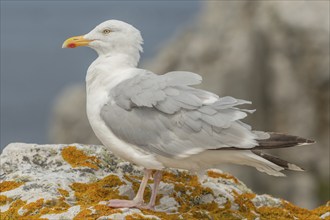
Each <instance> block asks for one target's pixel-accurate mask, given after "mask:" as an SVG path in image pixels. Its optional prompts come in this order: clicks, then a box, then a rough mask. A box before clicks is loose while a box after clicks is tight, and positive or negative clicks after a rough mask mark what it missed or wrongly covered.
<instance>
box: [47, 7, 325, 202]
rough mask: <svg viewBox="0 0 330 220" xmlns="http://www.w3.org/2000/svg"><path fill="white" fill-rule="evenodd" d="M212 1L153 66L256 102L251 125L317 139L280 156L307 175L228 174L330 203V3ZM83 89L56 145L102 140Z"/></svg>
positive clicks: (61, 118) (59, 112)
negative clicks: (97, 135)
mask: <svg viewBox="0 0 330 220" xmlns="http://www.w3.org/2000/svg"><path fill="white" fill-rule="evenodd" d="M204 4H205V5H204V9H203V11H202V13H201V14H200V16H199V18H198V19H197V20H196V21H195V22H194V23H193V24H192V25H191V26H190V27H188V28H187V29H185V30H184V31H182V33H181V34H179V35H177V37H176V38H175V39H173V40H172V41H171V42H169V43H168V44H167V45H166V46H165V47H163V48H162V51H161V52H160V53H159V55H158V56H156V58H155V59H152V60H150V62H148V63H146V64H145V66H147V67H149V69H151V70H153V71H154V72H156V73H159V74H163V73H166V72H168V71H172V70H188V71H193V72H196V73H199V74H201V75H202V76H203V79H204V81H203V84H202V87H203V88H205V89H207V90H210V91H212V92H215V93H217V94H219V95H220V96H226V95H230V96H234V97H236V98H242V99H247V100H251V101H253V108H256V109H257V112H256V113H255V114H253V115H252V116H250V117H249V118H248V119H247V122H248V123H250V124H251V125H252V126H253V127H254V128H255V129H257V130H268V131H277V132H285V133H289V134H294V135H299V136H303V137H306V138H311V139H314V140H316V142H317V144H316V145H313V146H311V147H302V148H300V149H292V150H291V149H290V150H289V149H285V150H283V151H278V152H276V154H278V155H280V156H281V157H283V158H285V159H288V160H291V161H292V162H295V163H297V164H299V165H301V166H302V167H304V168H305V169H306V170H307V171H308V172H305V173H303V174H292V173H290V174H289V175H288V178H286V179H281V178H277V179H274V178H273V177H267V176H262V175H259V174H257V173H256V172H255V171H254V170H249V169H246V168H245V169H244V171H242V169H236V168H232V167H226V170H228V171H230V172H235V173H236V174H237V175H238V176H240V178H241V179H243V180H244V182H246V183H248V185H249V186H251V187H252V188H253V189H254V190H260V192H262V191H266V192H270V193H272V194H275V195H277V196H279V197H283V198H286V199H289V200H291V201H294V202H296V203H297V204H299V205H301V206H304V207H310V208H311V207H316V206H317V205H318V204H321V203H324V202H325V201H326V200H328V199H329V195H330V191H329V189H330V186H329V181H328V180H329V178H330V177H329V166H330V164H329V154H330V152H329V150H330V148H329V145H330V143H329V133H330V131H329V123H330V118H329V114H328V112H329V105H328V101H329V98H330V97H329V94H330V91H329V83H330V82H329V71H330V70H329V11H328V9H329V2H328V1H252V2H250V1H206V2H204ZM78 90H80V92H79V93H78V92H77V91H78ZM83 91H84V88H83V87H81V88H80V89H79V88H76V89H75V92H73V93H76V92H77V98H76V99H75V98H70V95H68V93H65V95H63V96H62V98H60V100H62V101H60V102H61V105H56V110H55V111H54V117H53V119H54V120H53V123H52V124H53V126H52V127H53V129H52V131H53V132H52V134H53V135H52V136H53V141H54V142H55V143H71V142H82V143H97V142H96V141H97V139H96V138H95V136H94V135H93V132H92V130H91V129H90V127H89V124H88V122H87V119H86V117H85V115H86V113H85V100H84V97H85V94H84V92H83ZM72 99H75V102H72ZM73 103H74V104H73ZM54 128H55V129H54ZM272 153H273V152H272ZM297 155H299V156H297ZM297 186H299V187H297ZM301 198H304V199H301Z"/></svg>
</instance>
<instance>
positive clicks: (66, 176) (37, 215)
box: [0, 143, 330, 220]
mask: <svg viewBox="0 0 330 220" xmlns="http://www.w3.org/2000/svg"><path fill="white" fill-rule="evenodd" d="M0 159H1V160H0V161H1V170H0V181H1V182H0V210H1V219H3V220H7V219H8V220H9V219H10V220H11V219H77V220H78V219H87V218H88V219H99V220H101V219H117V220H119V219H224V218H225V219H243V218H247V219H275V218H276V219H278V218H290V219H293V218H299V219H303V218H309V219H311V218H313V219H320V218H321V217H324V218H326V217H327V216H328V215H329V214H328V213H329V212H330V204H327V205H324V206H321V207H319V208H317V209H314V210H307V209H303V208H299V207H297V206H294V205H293V204H291V203H289V202H287V201H285V200H282V199H278V198H273V197H271V196H269V195H256V194H254V193H253V192H252V191H251V190H250V189H249V188H247V187H246V186H245V185H244V184H243V183H242V182H241V181H239V180H238V179H237V178H235V177H233V176H231V175H229V174H226V173H223V172H222V171H220V170H215V169H212V170H207V171H206V172H205V175H202V176H200V177H198V176H197V175H194V174H190V173H188V172H185V171H180V170H174V169H171V170H166V171H165V172H164V176H163V179H162V182H161V184H160V194H159V196H158V197H157V203H156V210H155V211H150V210H143V209H142V210H139V209H135V208H132V209H127V208H121V209H114V208H110V207H108V206H106V205H104V202H105V201H107V200H109V199H113V198H119V199H120V198H123V199H132V198H133V196H134V194H135V192H136V191H137V189H138V186H139V181H140V180H141V179H142V173H141V168H139V167H136V166H134V165H132V164H130V163H127V162H123V161H121V160H120V159H118V158H117V157H115V156H114V155H113V154H112V153H111V152H110V151H108V150H107V149H106V148H105V147H103V146H98V145H81V144H70V145H63V144H62V145H36V144H24V143H13V144H10V145H8V146H7V147H6V148H5V149H4V150H3V153H2V154H1V156H0ZM151 186H152V182H150V183H149V187H148V188H147V190H146V193H145V200H148V199H149V197H150V194H151V189H150V188H151Z"/></svg>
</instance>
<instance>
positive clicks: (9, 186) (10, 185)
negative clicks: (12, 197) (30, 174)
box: [0, 181, 24, 192]
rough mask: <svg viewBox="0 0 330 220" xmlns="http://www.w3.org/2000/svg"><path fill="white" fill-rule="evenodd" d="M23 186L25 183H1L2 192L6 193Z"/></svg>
mask: <svg viewBox="0 0 330 220" xmlns="http://www.w3.org/2000/svg"><path fill="white" fill-rule="evenodd" d="M23 184H24V183H18V182H14V181H3V182H1V183H0V192H5V191H9V190H13V189H16V188H18V187H20V186H21V185H23Z"/></svg>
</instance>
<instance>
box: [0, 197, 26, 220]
mask: <svg viewBox="0 0 330 220" xmlns="http://www.w3.org/2000/svg"><path fill="white" fill-rule="evenodd" d="M25 204H26V201H22V200H20V199H18V200H16V201H14V202H13V203H12V204H11V205H10V207H9V209H8V210H7V211H5V212H1V214H0V216H1V220H12V219H18V218H20V217H21V216H20V215H19V214H18V210H19V209H20V208H21V207H22V206H24V205H25Z"/></svg>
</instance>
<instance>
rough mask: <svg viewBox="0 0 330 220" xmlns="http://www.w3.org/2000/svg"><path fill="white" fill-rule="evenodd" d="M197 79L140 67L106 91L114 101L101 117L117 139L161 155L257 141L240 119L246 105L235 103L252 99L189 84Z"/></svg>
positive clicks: (187, 74) (250, 144) (245, 146)
mask: <svg viewBox="0 0 330 220" xmlns="http://www.w3.org/2000/svg"><path fill="white" fill-rule="evenodd" d="M141 71H142V70H141ZM201 80H202V78H201V77H200V76H199V75H197V74H195V73H190V72H180V71H175V72H169V73H167V74H165V75H161V76H158V75H155V74H153V73H150V72H141V74H138V75H136V76H135V77H133V78H131V79H128V80H125V81H123V82H121V83H120V84H119V85H117V86H116V87H115V88H113V89H112V90H111V91H110V94H109V96H110V99H111V100H113V101H114V102H113V101H112V102H109V103H107V104H106V105H105V106H104V107H103V108H102V110H101V117H102V118H103V120H104V121H105V123H106V124H107V126H108V127H109V128H110V129H111V130H112V132H113V133H114V134H115V135H116V136H118V137H119V138H121V139H123V140H124V141H126V142H128V143H131V144H133V145H135V146H137V147H139V148H140V149H141V150H142V151H148V152H150V153H153V154H157V155H161V156H164V157H175V158H177V157H178V158H182V157H188V156H190V155H192V154H196V153H199V152H202V151H205V150H210V149H219V148H227V147H236V148H243V149H250V148H253V147H254V146H256V145H257V142H256V140H255V139H256V138H257V137H258V136H257V134H256V133H254V132H253V131H251V127H250V126H249V125H247V124H245V123H243V122H241V121H240V120H241V119H243V118H245V117H246V116H247V113H249V110H242V109H239V108H237V107H236V106H238V105H242V104H250V102H249V101H245V100H240V99H235V98H233V97H230V96H226V97H222V98H219V97H218V96H217V95H215V94H213V93H210V92H207V91H204V90H201V89H195V88H192V87H189V86H190V85H196V84H199V83H200V82H201Z"/></svg>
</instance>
